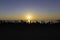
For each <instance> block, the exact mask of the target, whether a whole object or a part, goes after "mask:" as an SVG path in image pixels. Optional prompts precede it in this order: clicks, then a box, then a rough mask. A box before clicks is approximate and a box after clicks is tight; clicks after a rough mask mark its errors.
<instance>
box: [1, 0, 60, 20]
mask: <svg viewBox="0 0 60 40" xmlns="http://www.w3.org/2000/svg"><path fill="white" fill-rule="evenodd" d="M28 14H29V15H31V16H32V20H48V19H49V20H50V19H53V20H54V19H60V0H0V20H21V19H23V20H25V19H26V18H25V16H27V15H28Z"/></svg>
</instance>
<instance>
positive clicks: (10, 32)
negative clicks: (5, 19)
mask: <svg viewBox="0 0 60 40" xmlns="http://www.w3.org/2000/svg"><path fill="white" fill-rule="evenodd" d="M59 27H60V23H57V24H39V23H31V24H28V23H15V24H13V23H3V24H0V40H58V39H59V38H60V28H59Z"/></svg>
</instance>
